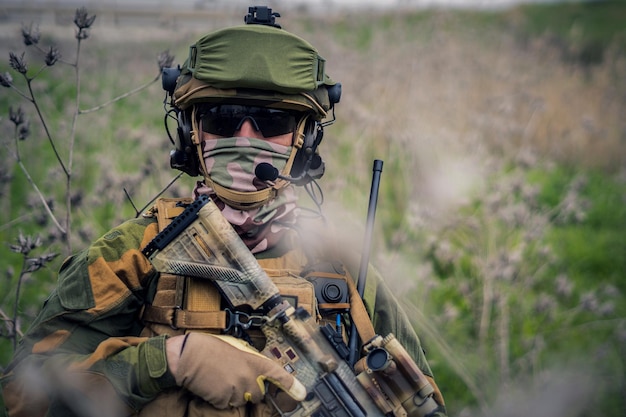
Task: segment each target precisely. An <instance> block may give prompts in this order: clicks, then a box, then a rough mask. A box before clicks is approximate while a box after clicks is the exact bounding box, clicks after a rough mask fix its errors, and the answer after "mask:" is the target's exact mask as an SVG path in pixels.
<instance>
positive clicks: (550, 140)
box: [0, 0, 626, 417]
mask: <svg viewBox="0 0 626 417" xmlns="http://www.w3.org/2000/svg"><path fill="white" fill-rule="evenodd" d="M259 3H261V4H267V5H269V6H270V7H272V8H273V9H274V11H278V12H280V13H281V15H282V17H281V18H280V19H279V22H280V23H281V24H282V25H283V27H284V28H285V29H287V30H289V31H291V32H294V33H296V34H298V35H300V36H302V37H304V38H305V39H307V40H308V41H310V42H311V43H312V44H313V45H315V46H316V47H317V48H318V50H319V52H320V54H321V55H322V56H323V57H324V58H326V60H327V71H328V72H329V74H330V75H331V77H333V78H334V79H336V80H337V81H340V82H341V83H342V84H343V96H342V99H341V103H340V104H339V105H338V106H337V111H336V117H337V121H336V123H335V124H334V125H333V126H331V127H329V128H327V129H326V135H325V139H324V142H323V143H322V146H321V148H320V149H321V153H322V156H323V157H324V158H325V160H326V164H327V165H326V166H327V173H326V175H325V176H324V177H323V179H322V180H321V181H320V184H321V186H322V188H323V190H324V192H325V200H326V202H325V204H324V208H325V214H326V216H327V217H328V218H329V219H331V220H332V221H334V222H335V223H337V224H341V225H342V227H343V228H342V229H341V231H338V234H339V236H340V237H342V238H345V239H349V240H350V239H351V240H353V242H354V247H355V248H360V245H361V243H360V241H361V240H362V236H363V227H364V222H365V218H366V209H367V198H368V193H369V185H370V179H371V168H372V161H373V160H374V159H382V160H384V169H383V174H382V183H381V195H380V199H379V205H378V214H377V219H376V225H377V230H376V233H375V243H374V248H373V252H372V261H373V262H374V263H375V264H376V266H377V267H378V268H379V269H380V270H381V271H382V273H383V274H384V276H385V277H386V279H387V280H388V283H389V285H390V286H391V287H392V288H393V289H394V292H395V293H396V294H397V296H398V299H399V302H401V303H402V304H403V305H404V306H405V308H406V311H407V313H408V314H409V316H410V318H411V320H412V322H413V323H414V326H415V328H416V330H417V332H418V334H420V335H421V337H422V342H423V344H424V347H425V349H426V351H427V355H428V357H429V359H430V361H431V365H432V368H433V370H434V372H435V374H436V377H437V380H438V383H439V385H440V386H441V388H442V390H443V392H444V395H445V396H446V400H447V402H448V409H449V411H450V415H451V416H474V415H480V416H492V415H493V416H495V415H507V416H518V415H519V416H527V415H539V416H567V417H572V416H591V415H598V414H600V415H606V416H623V415H626V400H625V398H626V386H625V383H626V381H625V376H624V375H625V373H626V372H625V369H624V366H625V359H626V304H625V295H626V279H625V277H624V274H625V271H626V204H625V203H626V77H625V76H624V75H625V74H626V55H625V54H626V3H624V2H617V1H615V2H609V1H593V2H583V3H577V2H566V3H561V2H550V3H539V2H536V3H535V2H527V3H508V2H506V1H504V0H502V1H493V2H489V1H486V0H485V1H477V2H470V1H461V0H456V1H453V0H450V1H449V2H443V1H442V2H438V1H437V0H430V1H429V0H424V1H410V0H404V1H402V0H397V1H391V0H388V1H378V2H374V1H371V2H369V1H368V2H365V1H362V2H358V3H357V2H354V1H345V2H341V1H339V0H335V1H332V0H327V1H316V2H314V1H304V0H303V1H289V2H287V1H284V2H279V1H273V2H259ZM251 4H252V3H249V2H240V1H228V2H226V1H224V2H217V1H202V0H198V1H184V2H183V1H177V2H164V1H148V0H141V1H140V0H136V1H132V2H131V1H124V2H122V1H110V2H106V1H97V2H96V1H95V0H93V1H83V2H78V1H76V2H74V1H68V2H62V1H27V0H23V1H21V2H17V1H13V0H3V1H2V2H1V3H0V74H5V75H4V77H5V78H4V79H6V76H7V74H8V75H10V77H11V79H12V84H13V85H14V86H15V87H16V88H18V89H19V90H20V91H21V92H24V93H25V94H26V95H29V94H28V90H29V89H28V84H27V83H26V81H25V80H24V77H22V76H21V75H20V74H19V73H18V72H16V71H15V70H14V69H13V68H11V66H10V65H9V52H13V53H14V54H15V56H17V57H22V53H24V55H23V59H24V60H25V61H26V63H27V64H28V72H27V75H28V76H29V77H33V76H36V78H35V79H34V80H33V81H32V82H31V83H30V87H31V88H32V91H33V94H34V95H35V97H36V98H37V105H38V107H39V108H40V109H41V111H42V114H43V116H44V118H45V120H46V123H47V127H48V131H49V132H50V135H51V139H48V137H47V136H46V134H45V131H44V129H43V128H42V125H41V123H40V122H39V121H38V117H37V112H36V110H35V107H34V106H33V105H32V103H29V102H28V101H27V100H24V99H23V98H21V97H20V94H18V93H16V91H15V89H12V88H4V87H3V88H1V89H0V132H2V135H0V138H1V139H0V140H1V142H2V147H0V158H2V163H1V164H0V178H2V180H1V183H0V213H2V214H0V241H2V245H0V273H1V274H2V275H0V311H1V313H2V316H3V320H4V323H5V325H4V326H3V327H2V329H1V333H0V335H1V336H2V338H0V366H2V367H4V366H6V364H7V363H8V361H9V359H10V356H11V354H12V352H13V340H14V338H13V337H12V330H13V326H12V324H11V323H12V320H13V319H14V318H17V319H18V326H17V328H18V330H20V331H25V330H26V328H27V327H28V323H29V322H30V321H31V320H32V318H33V317H34V315H35V314H36V313H37V311H38V309H39V308H40V305H41V303H42V302H43V300H44V299H45V297H46V296H47V294H48V292H49V291H50V290H51V289H52V288H53V286H54V283H55V276H56V273H55V271H56V270H57V269H58V267H59V265H60V263H61V261H62V259H63V258H64V257H65V256H67V255H68V254H69V253H70V252H73V251H76V250H79V249H81V248H83V247H84V246H85V245H86V244H87V243H88V242H90V241H91V240H93V239H95V238H96V237H98V236H100V235H101V234H102V233H104V232H105V231H106V230H108V229H109V228H110V227H111V226H112V225H115V224H117V223H119V222H121V221H123V220H124V219H126V218H129V217H133V216H134V215H135V213H136V212H135V209H134V208H133V206H132V204H131V203H130V202H129V200H128V198H127V197H126V192H127V193H128V194H129V195H130V197H131V198H132V200H133V202H134V204H135V205H136V206H137V208H141V207H142V206H144V205H145V204H147V203H148V202H149V201H150V199H151V198H152V197H154V196H155V195H156V194H157V193H158V192H159V191H160V190H162V189H163V187H165V186H166V185H167V184H168V183H169V182H170V181H171V180H172V179H173V178H174V176H175V175H176V173H175V172H172V171H171V170H170V169H169V160H168V159H169V158H168V154H169V149H170V148H171V144H170V142H169V140H168V138H167V135H166V133H165V129H164V127H163V118H164V111H163V105H162V102H163V99H164V97H165V94H164V92H163V90H162V89H161V86H160V81H157V82H155V83H153V84H150V82H151V80H154V79H155V78H156V77H157V76H158V75H159V67H158V65H157V56H158V54H159V53H160V52H163V51H169V53H170V54H171V55H174V56H175V61H174V63H175V64H182V62H183V60H184V59H185V57H186V55H187V53H188V47H189V45H190V44H191V43H193V42H194V41H195V40H196V39H198V38H199V37H200V36H201V35H202V34H204V33H205V32H207V31H209V30H212V29H216V28H221V27H226V26H230V25H233V24H240V23H243V16H244V14H245V13H246V11H247V6H249V5H251ZM81 6H85V7H86V10H87V12H88V13H89V15H96V20H95V22H94V23H93V26H92V27H91V30H90V36H89V38H87V39H85V40H84V41H83V42H82V43H81V48H80V51H79V52H77V48H76V39H75V37H74V35H75V27H74V24H73V19H74V15H75V10H76V8H78V7H81ZM24 30H26V32H27V33H31V34H32V33H34V32H35V31H37V30H38V31H39V32H40V34H41V38H40V40H39V41H38V46H39V47H41V49H42V50H43V54H45V53H46V51H49V49H48V48H49V47H50V46H51V45H55V47H56V48H57V49H58V51H59V53H60V54H61V57H62V60H67V61H68V62H73V61H74V60H75V59H76V56H77V53H79V54H80V59H79V65H78V68H79V74H80V82H81V88H80V95H79V97H80V105H79V107H80V108H81V109H83V110H86V109H94V111H90V112H87V113H84V114H80V115H79V116H78V117H77V119H76V124H75V134H74V133H72V126H73V123H72V120H73V116H74V113H75V110H76V107H75V106H76V93H77V89H76V72H75V70H74V68H73V67H72V66H71V65H67V64H66V63H64V62H58V63H56V64H55V65H54V66H51V67H47V66H46V65H45V64H43V58H42V56H43V55H42V53H39V52H37V51H36V48H35V47H33V46H30V47H28V48H27V47H26V46H25V45H24V42H23V40H22V35H21V33H22V31H24ZM42 67H43V68H44V69H43V70H42V71H41V72H39V69H40V68H42ZM146 84H150V85H149V87H147V88H145V89H142V90H140V91H139V92H138V93H137V94H134V95H131V96H129V97H127V98H125V99H124V100H121V101H119V102H115V103H114V104H112V105H108V106H105V107H103V108H98V109H97V110H96V109H95V108H96V106H99V105H101V104H102V103H106V102H108V101H109V100H111V99H112V98H114V97H118V96H120V95H123V94H125V93H126V92H128V91H130V90H132V89H134V88H136V87H138V86H142V85H146ZM19 106H21V108H22V110H23V112H24V115H25V117H26V118H27V119H28V120H30V124H29V126H28V127H29V129H28V130H29V134H28V135H26V136H27V137H25V138H24V140H16V127H15V124H14V123H13V122H12V121H11V117H10V113H11V111H10V109H12V111H13V112H14V113H15V112H16V111H17V108H18V107H19ZM172 126H173V125H170V128H172ZM17 133H18V136H19V131H17ZM73 135H75V143H74V144H73V145H72V144H71V142H70V138H72V137H73ZM50 143H54V144H55V146H56V149H57V152H58V153H59V155H60V158H61V159H62V160H64V161H68V160H69V159H70V158H72V161H73V166H72V177H71V178H72V180H71V183H72V186H71V189H70V190H69V200H70V201H71V207H72V208H71V212H72V218H71V219H72V220H71V230H72V233H71V241H70V242H69V244H68V243H63V242H62V240H61V239H60V232H59V228H58V227H56V226H55V225H54V223H53V222H52V221H51V216H50V215H49V214H47V213H46V211H45V210H44V209H43V205H42V204H41V201H40V197H39V195H38V194H37V193H36V192H35V191H34V188H33V186H32V185H31V183H30V182H29V181H28V180H27V175H26V173H28V175H29V176H30V178H31V179H32V181H33V182H34V183H35V184H36V185H37V187H38V189H39V190H40V193H41V195H43V196H44V197H45V200H46V201H47V202H48V204H49V207H50V208H51V210H52V211H53V213H54V214H55V215H56V216H58V218H59V219H60V222H61V223H62V222H63V220H64V219H65V218H66V217H65V214H66V213H65V212H66V211H67V207H68V205H67V203H66V193H67V192H68V188H67V178H66V175H65V174H64V171H63V169H62V168H61V167H60V166H59V163H58V161H57V159H56V158H55V156H54V152H53V150H52V147H51V146H50ZM70 150H72V151H73V153H72V152H70ZM16 151H19V154H17V153H16ZM18 155H19V160H18V159H17V156H18ZM20 164H21V165H20ZM193 183H194V179H191V178H189V177H186V176H184V177H182V178H181V179H179V180H178V181H177V182H176V183H175V184H174V185H173V186H172V187H170V189H169V190H167V191H166V195H168V196H186V195H189V194H190V192H191V189H192V187H193ZM124 190H126V192H125V191H124ZM303 199H304V200H306V197H304V198H303ZM63 226H65V225H63ZM20 237H21V239H20ZM37 237H39V241H37ZM27 238H30V239H31V240H28V239H27ZM34 242H36V243H37V244H33V243H34ZM49 254H58V256H57V257H56V258H54V259H52V260H49V261H48V259H49V258H47V257H46V256H47V255H49ZM44 261H45V262H44ZM41 266H43V267H41ZM31 271H32V272H31ZM18 290H19V294H20V296H19V304H17V305H16V291H18Z"/></svg>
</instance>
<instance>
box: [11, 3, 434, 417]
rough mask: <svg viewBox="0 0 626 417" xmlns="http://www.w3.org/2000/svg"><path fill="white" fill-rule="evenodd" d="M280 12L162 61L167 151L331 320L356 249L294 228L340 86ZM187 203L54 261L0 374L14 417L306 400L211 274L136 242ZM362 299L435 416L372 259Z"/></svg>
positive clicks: (412, 344) (311, 307) (415, 344)
mask: <svg viewBox="0 0 626 417" xmlns="http://www.w3.org/2000/svg"><path fill="white" fill-rule="evenodd" d="M277 16H278V14H277V13H272V12H271V9H268V8H265V7H258V8H250V10H249V14H248V15H247V16H246V19H245V21H246V24H245V25H242V26H236V27H232V28H226V29H222V30H219V31H216V32H213V33H210V34H208V35H206V36H205V37H203V38H201V39H200V40H199V41H198V42H196V43H195V44H194V45H192V47H191V48H190V54H189V57H188V58H187V60H186V61H185V63H184V65H183V66H182V70H173V69H171V70H169V71H166V72H165V73H164V80H163V85H164V88H165V89H166V90H168V92H169V94H170V98H171V102H170V105H171V106H172V113H171V114H174V115H175V117H176V122H177V124H178V128H177V134H176V138H175V139H173V141H174V142H175V143H176V150H175V151H173V152H172V154H171V165H172V167H174V168H177V169H180V170H183V171H184V172H186V173H188V174H190V175H192V176H196V175H201V176H202V177H203V180H202V181H198V182H197V185H196V187H195V189H194V198H199V197H200V196H209V197H210V198H211V199H212V200H213V201H214V202H215V204H216V205H217V206H218V207H219V209H220V211H221V212H222V214H223V215H224V217H225V218H226V219H227V220H228V222H229V223H230V224H232V225H233V227H234V229H235V230H236V232H237V234H238V235H239V237H241V239H242V241H243V242H244V243H245V245H246V246H247V248H248V249H249V250H250V251H251V252H252V253H253V254H254V256H255V257H256V258H257V260H258V262H259V264H260V265H261V267H262V268H263V269H264V270H265V271H266V272H267V275H269V276H270V277H271V278H272V280H273V281H274V282H275V283H276V285H277V286H278V288H279V289H280V292H281V294H283V295H284V296H285V298H288V299H291V300H295V301H294V302H296V303H297V304H298V307H301V308H303V309H304V310H306V311H307V312H308V313H309V314H312V315H313V316H315V317H316V318H317V319H318V320H319V322H320V324H322V323H325V322H329V321H330V322H333V323H335V322H337V324H339V325H342V324H345V322H344V319H345V318H346V317H349V316H348V311H349V310H350V309H352V308H353V305H354V303H355V302H356V301H355V300H354V299H352V300H350V299H349V297H348V294H347V292H348V291H349V288H350V286H351V285H352V282H351V280H352V277H353V276H356V275H355V274H354V269H355V268H356V266H357V263H358V259H357V261H356V262H355V260H354V259H353V258H352V257H346V258H344V259H341V258H340V257H338V255H339V254H340V253H341V252H342V251H341V250H340V249H341V248H338V247H334V246H333V245H332V242H331V241H328V240H323V238H319V239H318V237H317V235H319V236H323V233H322V232H321V229H322V228H323V225H322V224H318V225H317V226H316V229H315V230H317V231H318V232H319V233H312V232H311V231H310V230H309V231H307V233H306V234H304V233H303V232H302V227H301V224H302V223H303V222H304V219H303V217H306V216H301V211H302V209H300V208H299V207H298V205H297V199H298V195H297V192H296V188H295V187H296V186H309V185H310V184H311V183H314V181H315V180H316V179H318V178H320V177H321V176H322V174H323V173H324V161H323V160H322V158H321V157H320V155H319V152H318V145H319V144H320V142H321V140H322V131H323V127H324V126H326V125H328V124H329V122H328V119H330V118H331V117H330V115H331V114H332V116H333V119H334V106H335V104H336V103H338V102H339V98H340V94H341V89H340V84H338V83H336V82H334V81H333V80H332V79H330V78H329V77H328V75H327V74H326V72H325V61H324V59H323V58H322V57H321V56H319V54H318V52H317V51H316V50H315V49H314V48H313V47H312V46H311V45H310V44H308V43H307V42H306V41H304V40H302V39H300V38H299V37H297V36H295V35H293V34H290V33H288V32H286V31H284V30H283V29H282V28H280V26H279V25H278V24H276V21H275V17H277ZM331 122H332V121H331ZM168 133H169V131H168ZM262 162H264V163H265V164H261V163H262ZM259 166H260V168H259ZM191 201H193V199H187V200H184V201H179V200H168V199H161V200H159V202H158V203H157V204H156V205H155V207H153V208H152V209H151V210H149V211H148V212H147V213H145V214H144V215H143V216H142V217H141V218H138V219H133V220H130V221H128V222H125V223H123V224H122V225H120V226H118V227H116V228H114V229H112V230H111V231H110V232H108V233H107V234H105V235H104V236H103V237H101V238H100V239H98V240H97V241H95V242H94V243H93V244H92V245H91V246H90V247H89V248H87V249H86V250H84V251H82V252H80V253H77V254H75V255H74V256H71V257H70V258H68V259H67V260H65V262H64V263H63V265H62V266H61V269H60V272H59V280H58V286H57V288H56V289H55V291H54V292H53V293H52V294H51V295H50V297H49V298H48V299H47V300H46V302H45V304H44V306H43V309H42V311H41V312H40V314H39V316H38V317H37V319H36V320H35V322H34V323H33V325H32V327H31V328H30V329H29V331H28V332H27V333H26V334H25V335H24V338H23V340H21V342H20V346H19V348H18V349H17V351H16V353H15V356H14V358H13V361H12V362H11V364H10V365H9V366H8V367H7V369H6V372H5V374H4V375H3V377H2V388H3V395H4V400H5V404H6V407H7V409H8V414H9V416H10V417H37V416H64V417H69V416H122V415H124V416H126V415H140V416H169V417H179V416H180V417H182V416H222V415H223V416H242V417H243V416H244V415H246V416H247V415H250V416H270V415H272V414H274V415H277V412H276V410H275V408H274V407H273V406H270V405H269V403H268V401H266V400H267V398H266V397H267V395H266V394H267V393H268V392H269V391H270V390H271V386H272V385H273V386H275V387H278V388H280V389H281V390H283V391H284V392H286V393H287V394H288V395H289V397H288V398H287V397H283V401H287V402H289V401H292V402H293V403H294V404H297V402H299V401H302V400H304V399H305V396H306V395H307V392H306V388H305V387H304V386H303V384H302V383H301V382H299V381H298V379H297V378H294V376H293V375H292V374H291V373H290V372H288V371H287V370H285V369H284V368H283V367H282V366H280V365H279V364H277V363H276V362H274V361H272V360H270V359H269V358H267V357H266V356H263V355H261V354H259V353H258V352H257V351H256V350H255V349H254V348H256V349H262V348H263V344H264V337H263V335H262V333H260V332H259V331H258V330H255V329H254V326H253V325H251V324H253V323H252V322H253V321H254V319H255V314H254V313H255V312H254V311H252V312H251V311H247V312H244V311H232V310H231V309H229V308H228V307H229V306H228V305H227V303H225V302H224V300H223V299H222V295H221V294H220V292H219V291H218V290H217V289H216V287H215V285H213V283H211V282H210V281H209V280H199V279H194V278H190V277H181V276H176V275H169V274H165V273H159V272H157V271H156V270H155V268H154V267H153V265H152V264H151V262H150V261H149V260H148V259H147V257H146V256H145V255H144V254H143V253H142V249H144V248H145V247H146V246H147V245H148V244H149V243H150V242H151V241H152V240H153V238H154V237H155V236H156V235H157V233H158V232H159V231H160V230H163V228H164V227H166V226H167V224H169V222H171V221H172V220H173V219H174V218H175V217H176V216H177V215H179V214H180V213H181V212H182V210H183V209H184V207H185V206H186V205H188V204H190V203H191ZM309 217H310V216H309ZM342 256H343V255H342ZM346 256H347V255H346ZM350 271H353V272H352V273H350ZM310 277H322V278H321V279H320V280H319V281H321V282H322V284H320V283H319V282H317V281H316V280H315V279H310ZM348 284H349V285H348ZM320 285H325V286H326V287H325V288H329V287H328V285H330V288H332V289H333V292H332V293H331V294H329V293H327V292H326V293H324V292H323V291H321V290H320ZM316 286H317V288H316ZM322 298H323V299H322ZM357 298H358V297H357ZM359 302H360V299H359ZM364 307H365V310H364V311H367V313H368V315H369V316H370V317H371V322H370V321H369V319H368V320H367V322H368V325H369V326H372V324H373V330H372V331H375V332H376V333H377V334H381V335H387V334H389V333H393V334H395V336H396V337H397V339H398V340H399V341H400V343H401V344H402V346H404V348H405V349H406V350H407V351H408V352H409V354H410V355H411V357H412V358H413V360H414V361H415V363H417V365H418V366H419V368H420V369H421V371H422V372H423V373H424V374H425V375H426V377H427V378H428V380H429V381H430V384H431V385H432V387H433V388H434V394H433V398H434V400H435V401H436V404H437V410H436V411H434V412H432V413H431V414H430V415H433V416H443V415H445V407H444V402H443V398H442V396H441V393H440V392H439V389H438V388H437V385H436V384H435V381H434V379H433V374H432V371H431V369H430V367H429V365H428V363H427V361H426V358H425V356H424V353H423V351H422V348H421V346H420V342H419V339H418V337H417V336H416V334H415V333H414V331H413V329H412V327H411V325H410V323H409V321H408V320H407V317H406V316H405V314H404V313H403V312H402V311H401V310H400V309H399V308H398V305H397V302H396V301H395V300H394V298H393V296H392V295H391V293H390V292H389V290H388V289H387V288H386V287H385V285H384V283H383V281H382V280H381V279H380V277H379V276H377V275H376V274H374V273H370V274H369V276H368V290H367V296H366V297H365V300H364ZM337 317H338V318H337ZM366 317H367V315H366ZM233 318H234V319H235V321H234V323H235V325H234V326H233V325H232V324H233ZM242 318H248V319H249V321H250V322H248V323H244V324H246V325H242V321H241V319H242ZM353 320H354V321H356V318H354V317H353ZM342 327H343V328H344V329H345V326H342ZM228 334H230V335H228ZM233 335H235V336H237V337H233ZM243 339H245V342H242V340H243ZM253 347H254V348H253ZM296 377H297V375H296ZM274 391H276V390H274ZM285 398H286V399H285ZM381 415H382V414H381Z"/></svg>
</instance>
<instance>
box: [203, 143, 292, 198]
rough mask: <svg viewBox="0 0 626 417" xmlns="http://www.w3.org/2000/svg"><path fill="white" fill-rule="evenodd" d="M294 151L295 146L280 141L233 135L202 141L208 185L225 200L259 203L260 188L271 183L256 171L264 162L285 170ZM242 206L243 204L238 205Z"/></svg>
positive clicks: (262, 188) (267, 186)
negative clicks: (272, 141) (278, 142)
mask: <svg viewBox="0 0 626 417" xmlns="http://www.w3.org/2000/svg"><path fill="white" fill-rule="evenodd" d="M292 151H293V147H292V146H284V145H278V144H275V143H271V142H268V141H265V140H261V139H254V138H246V137H234V138H220V139H208V140H205V141H203V142H202V156H203V160H204V166H205V169H206V174H207V175H206V177H207V178H206V180H207V185H208V186H210V187H211V188H213V189H214V190H215V192H216V193H217V195H218V196H219V197H220V198H222V199H223V200H225V201H226V202H229V203H230V202H233V203H235V204H234V205H235V206H236V205H237V204H236V203H240V204H244V205H245V204H248V203H249V204H253V205H256V206H258V205H260V204H262V203H265V202H266V201H259V200H258V199H257V198H256V196H257V195H260V194H259V193H258V192H259V191H261V190H265V189H267V188H269V187H270V186H269V185H268V184H267V183H266V182H264V181H261V180H260V179H258V178H257V177H256V175H255V174H254V170H255V168H256V167H257V165H258V164H260V163H262V162H266V163H269V164H271V165H273V166H274V167H275V168H276V169H278V171H279V172H283V171H284V170H285V167H286V166H287V163H288V161H289V157H290V155H291V153H292ZM238 208H241V207H238Z"/></svg>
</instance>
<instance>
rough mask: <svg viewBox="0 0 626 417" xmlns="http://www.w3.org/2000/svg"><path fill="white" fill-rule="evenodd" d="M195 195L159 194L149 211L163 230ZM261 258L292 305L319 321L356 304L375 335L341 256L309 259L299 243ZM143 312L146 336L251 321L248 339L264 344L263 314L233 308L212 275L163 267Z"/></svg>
mask: <svg viewBox="0 0 626 417" xmlns="http://www.w3.org/2000/svg"><path fill="white" fill-rule="evenodd" d="M192 201H193V200H192V199H165V198H161V199H159V200H158V201H157V203H156V205H155V207H153V209H152V210H151V215H153V216H156V218H157V222H158V227H159V230H163V229H164V228H165V227H166V226H167V225H168V224H169V223H171V222H172V220H173V219H174V218H175V217H176V216H178V215H179V214H180V213H182V211H183V210H184V208H185V206H186V205H188V204H190V203H191V202H192ZM258 262H259V264H260V265H261V267H262V268H263V270H264V271H265V272H266V273H267V275H268V276H269V277H270V278H271V279H272V281H273V282H274V283H275V284H276V286H277V287H278V289H279V291H280V293H281V295H282V297H283V298H284V299H286V300H288V301H289V302H290V303H292V304H293V305H294V306H296V307H302V308H304V309H305V310H306V311H307V312H308V313H309V314H311V315H313V316H314V317H316V318H317V321H318V322H320V324H325V323H326V322H329V323H333V324H334V323H335V321H336V316H337V314H341V313H345V312H348V311H349V310H352V315H353V317H352V319H353V320H354V321H355V324H356V325H357V328H358V329H359V334H360V335H361V338H362V339H363V340H367V338H368V337H370V336H371V337H373V336H374V330H373V328H372V324H371V322H370V319H369V316H368V315H367V312H366V310H365V307H364V305H363V302H362V300H361V298H360V297H359V296H358V293H357V291H356V288H355V285H354V280H353V279H352V277H351V276H350V274H349V272H348V271H347V270H346V268H344V267H343V265H341V264H338V263H337V262H318V263H314V264H311V263H310V260H309V259H308V257H307V256H306V254H305V253H304V252H303V251H302V249H301V248H300V247H299V245H298V248H295V249H292V250H290V251H289V252H287V253H285V254H284V255H282V256H280V257H277V258H270V259H258ZM350 303H352V304H350ZM141 318H142V320H143V322H144V324H145V327H144V330H143V332H142V336H155V335H162V334H167V335H171V336H173V335H179V334H185V333H186V332H189V331H201V332H208V333H215V334H220V333H225V332H226V333H228V332H232V331H233V330H235V331H237V326H240V327H239V328H241V326H242V325H243V326H248V325H250V327H249V329H247V330H246V339H247V340H248V341H249V342H250V343H251V344H253V345H254V346H255V347H256V348H258V349H262V347H263V345H264V338H263V335H262V333H261V332H260V331H259V330H255V325H257V324H260V321H259V319H260V316H257V315H255V312H251V313H249V314H247V313H244V312H234V311H231V310H230V309H229V308H228V306H226V305H225V304H224V300H223V299H222V297H221V295H220V293H219V291H218V289H217V287H216V286H215V285H214V284H213V283H212V282H211V281H210V280H204V279H198V278H192V277H183V276H177V275H172V274H166V273H161V274H160V277H159V281H158V284H157V288H156V293H155V296H154V298H153V300H152V302H151V303H150V304H147V305H145V306H144V309H143V311H142V314H141ZM238 336H241V335H238Z"/></svg>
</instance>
